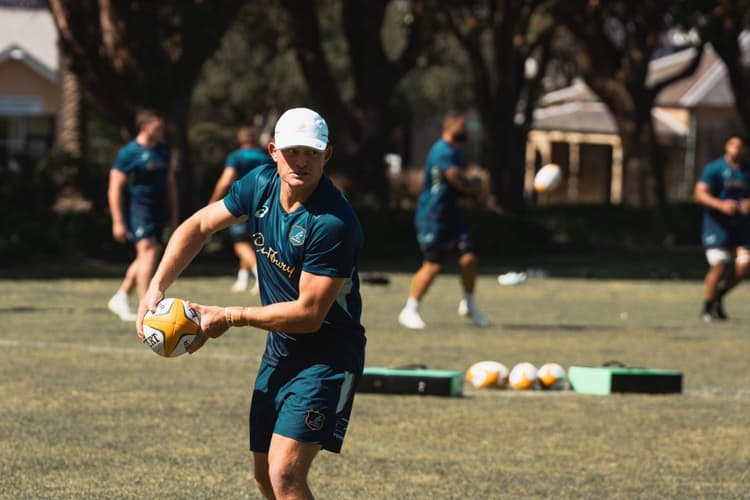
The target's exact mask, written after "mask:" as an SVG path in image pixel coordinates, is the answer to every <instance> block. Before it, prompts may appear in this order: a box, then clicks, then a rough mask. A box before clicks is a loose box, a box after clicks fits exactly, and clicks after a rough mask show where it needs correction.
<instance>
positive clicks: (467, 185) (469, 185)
mask: <svg viewBox="0 0 750 500" xmlns="http://www.w3.org/2000/svg"><path fill="white" fill-rule="evenodd" d="M445 180H447V181H448V183H449V184H450V185H451V186H453V187H454V188H455V189H456V190H457V191H459V192H461V193H464V194H468V195H473V196H476V195H478V194H479V192H480V191H481V189H482V184H481V182H480V181H479V179H477V178H475V177H469V176H467V175H466V174H465V173H464V171H463V170H461V169H460V168H458V167H456V166H452V167H448V168H447V169H446V170H445Z"/></svg>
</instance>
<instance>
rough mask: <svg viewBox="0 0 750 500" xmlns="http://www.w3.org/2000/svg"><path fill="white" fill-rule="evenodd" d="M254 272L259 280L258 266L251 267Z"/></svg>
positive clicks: (254, 275)
mask: <svg viewBox="0 0 750 500" xmlns="http://www.w3.org/2000/svg"><path fill="white" fill-rule="evenodd" d="M250 271H252V273H253V277H254V278H255V279H256V280H257V279H258V266H253V267H252V269H250Z"/></svg>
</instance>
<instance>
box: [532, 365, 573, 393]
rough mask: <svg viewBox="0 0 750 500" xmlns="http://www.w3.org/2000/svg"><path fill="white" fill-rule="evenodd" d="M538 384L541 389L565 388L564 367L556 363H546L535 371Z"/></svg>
mask: <svg viewBox="0 0 750 500" xmlns="http://www.w3.org/2000/svg"><path fill="white" fill-rule="evenodd" d="M537 378H538V379H539V385H541V386H542V389H553V390H560V389H565V384H566V381H567V377H566V375H565V369H564V368H563V367H562V366H560V365H558V364H557V363H546V364H544V365H542V366H541V367H540V368H539V372H537Z"/></svg>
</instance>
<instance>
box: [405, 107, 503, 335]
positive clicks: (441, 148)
mask: <svg viewBox="0 0 750 500" xmlns="http://www.w3.org/2000/svg"><path fill="white" fill-rule="evenodd" d="M465 140H466V120H465V118H464V117H463V116H462V115H460V114H456V113H448V114H447V115H446V116H445V118H444V119H443V133H442V136H441V138H440V139H439V140H438V141H437V142H436V143H435V144H434V145H433V146H432V149H430V152H429V154H428V155H427V161H426V162H425V171H424V187H423V188H422V193H421V194H420V196H419V201H418V203H417V211H416V214H415V216H414V225H415V227H416V230H417V241H418V243H419V247H420V249H421V250H422V254H423V261H422V266H421V267H420V268H419V270H417V272H416V273H415V274H414V278H412V282H411V288H410V291H409V297H408V299H407V301H406V305H405V306H404V308H403V309H402V310H401V312H400V313H399V315H398V321H399V323H401V324H402V325H404V326H405V327H407V328H411V329H415V330H421V329H423V328H425V323H424V321H423V320H422V316H421V315H420V314H419V303H420V301H421V300H422V298H423V297H424V295H425V294H426V293H427V290H428V289H429V288H430V285H431V284H432V281H433V280H434V279H435V277H436V276H437V275H438V273H439V272H440V269H441V268H442V261H443V258H444V257H445V255H446V254H447V253H449V252H451V251H454V250H457V251H458V264H459V266H460V267H461V284H462V286H463V290H464V297H463V299H462V300H461V301H460V302H459V304H458V313H459V314H460V315H462V316H467V317H469V318H470V319H471V320H472V321H473V322H474V323H475V324H476V325H479V326H488V325H489V321H488V320H487V319H486V318H485V317H484V316H483V315H482V314H481V313H480V312H479V310H478V309H477V307H476V305H475V304H474V284H475V281H476V261H477V259H476V256H475V255H474V252H473V249H472V242H471V236H470V235H469V232H468V230H467V228H466V225H465V223H464V218H463V213H462V211H461V209H460V208H459V207H458V206H457V203H456V202H457V200H458V197H459V196H460V195H462V194H463V195H467V194H468V195H478V194H479V190H480V187H481V184H480V183H479V182H478V179H473V178H469V177H467V176H466V174H465V173H464V156H463V151H462V149H461V146H462V144H463V143H464V142H465Z"/></svg>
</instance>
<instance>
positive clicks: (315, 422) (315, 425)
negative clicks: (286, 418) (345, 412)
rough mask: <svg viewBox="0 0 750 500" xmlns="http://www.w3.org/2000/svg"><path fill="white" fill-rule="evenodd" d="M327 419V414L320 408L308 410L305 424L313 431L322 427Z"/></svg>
mask: <svg viewBox="0 0 750 500" xmlns="http://www.w3.org/2000/svg"><path fill="white" fill-rule="evenodd" d="M325 421H326V416H325V415H323V414H322V413H321V412H319V411H318V410H307V415H305V425H306V426H307V428H308V429H310V430H311V431H319V430H320V429H322V428H323V424H325Z"/></svg>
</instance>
